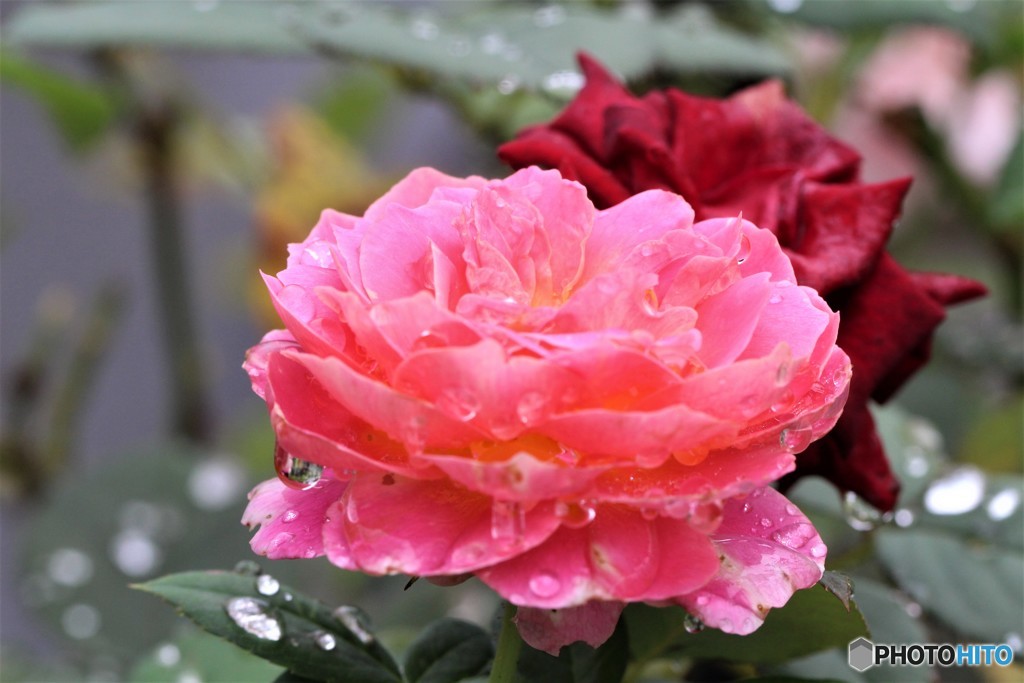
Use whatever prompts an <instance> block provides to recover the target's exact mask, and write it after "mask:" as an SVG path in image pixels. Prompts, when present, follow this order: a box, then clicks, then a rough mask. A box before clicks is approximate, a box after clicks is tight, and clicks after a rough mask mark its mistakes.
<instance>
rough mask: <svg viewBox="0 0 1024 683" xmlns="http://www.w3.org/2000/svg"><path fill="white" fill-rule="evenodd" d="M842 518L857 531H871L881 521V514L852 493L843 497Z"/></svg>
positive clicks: (847, 493)
mask: <svg viewBox="0 0 1024 683" xmlns="http://www.w3.org/2000/svg"><path fill="white" fill-rule="evenodd" d="M843 517H845V518H846V523H847V524H849V525H850V526H851V527H852V528H854V529H856V530H857V531H871V530H872V529H874V528H875V527H876V526H878V524H879V523H880V522H881V521H882V513H881V512H879V511H878V509H876V508H875V507H873V506H872V505H871V504H870V503H868V502H867V501H866V500H864V499H863V498H861V497H860V496H858V495H857V494H856V493H854V492H853V491H847V492H846V494H845V495H844V496H843Z"/></svg>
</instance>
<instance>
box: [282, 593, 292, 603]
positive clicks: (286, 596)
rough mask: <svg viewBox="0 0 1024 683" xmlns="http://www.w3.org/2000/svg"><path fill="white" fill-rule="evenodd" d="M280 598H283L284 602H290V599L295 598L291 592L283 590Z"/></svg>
mask: <svg viewBox="0 0 1024 683" xmlns="http://www.w3.org/2000/svg"><path fill="white" fill-rule="evenodd" d="M281 599H282V600H284V601H285V602H291V601H292V600H294V599H295V596H294V595H292V594H291V593H289V592H287V591H285V592H284V593H281Z"/></svg>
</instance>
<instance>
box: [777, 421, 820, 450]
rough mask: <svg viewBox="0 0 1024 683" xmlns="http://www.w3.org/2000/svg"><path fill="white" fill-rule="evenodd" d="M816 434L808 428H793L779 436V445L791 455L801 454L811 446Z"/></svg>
mask: <svg viewBox="0 0 1024 683" xmlns="http://www.w3.org/2000/svg"><path fill="white" fill-rule="evenodd" d="M813 438H814V432H813V431H812V430H811V429H808V428H806V427H804V428H800V427H791V428H789V429H783V430H782V433H781V434H780V435H779V443H780V444H781V445H782V447H783V448H785V449H786V451H787V452H789V453H800V452H801V451H803V450H804V449H806V448H807V447H808V446H809V445H811V440H812V439H813Z"/></svg>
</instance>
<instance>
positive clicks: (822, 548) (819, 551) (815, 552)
mask: <svg viewBox="0 0 1024 683" xmlns="http://www.w3.org/2000/svg"><path fill="white" fill-rule="evenodd" d="M826 554H828V547H827V546H826V545H825V544H824V543H818V544H816V545H815V546H814V547H813V548H811V557H813V558H815V559H819V560H820V559H821V558H823V557H825V555H826Z"/></svg>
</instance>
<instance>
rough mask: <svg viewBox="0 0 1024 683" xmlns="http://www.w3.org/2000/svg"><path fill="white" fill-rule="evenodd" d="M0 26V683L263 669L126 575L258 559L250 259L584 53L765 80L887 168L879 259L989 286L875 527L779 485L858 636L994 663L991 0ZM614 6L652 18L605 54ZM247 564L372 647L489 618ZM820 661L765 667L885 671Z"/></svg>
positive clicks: (1017, 175) (1018, 408) (329, 574)
mask: <svg viewBox="0 0 1024 683" xmlns="http://www.w3.org/2000/svg"><path fill="white" fill-rule="evenodd" d="M0 23H2V41H3V42H2V45H0V50H2V52H0V85H2V99H0V181H2V186H0V187H2V195H0V201H2V203H0V221H2V223H0V371H2V377H0V392H2V393H0V402H2V410H3V413H2V447H3V451H2V453H3V457H2V462H0V464H2V487H0V491H2V495H3V498H2V502H0V505H2V508H0V509H2V516H0V679H2V680H3V681H18V680H24V681H50V680H135V681H149V680H177V681H195V680H206V681H212V680H222V681H231V680H272V678H273V677H274V676H275V675H276V674H275V672H276V671H277V669H276V668H275V667H272V666H271V665H269V664H266V663H265V662H262V661H260V660H255V659H253V658H248V657H247V656H246V655H244V654H243V653H241V652H240V651H236V650H234V649H233V648H232V646H230V645H227V644H223V643H221V642H220V641H217V640H216V639H214V638H212V637H209V636H205V635H202V634H200V633H198V632H197V631H195V630H194V629H192V628H191V627H190V626H189V625H188V624H187V623H185V622H184V620H181V619H179V618H177V617H175V615H174V614H173V611H172V610H171V609H170V608H168V607H166V606H164V605H161V604H159V603H158V602H157V601H155V600H154V599H153V598H152V597H150V596H146V595H143V594H140V593H137V592H133V591H131V590H130V589H129V588H128V584H131V583H135V582H140V581H145V580H147V579H150V578H153V577H156V576H159V575H162V574H165V573H168V572H172V571H180V570H186V569H203V568H230V567H232V566H233V565H234V564H235V563H236V562H237V561H239V560H243V559H249V557H250V553H249V551H248V546H247V538H248V534H247V532H246V531H245V529H244V528H242V527H241V526H239V524H238V519H239V518H240V516H241V512H242V509H243V508H244V501H245V493H246V492H247V491H248V489H249V488H250V487H251V485H252V484H254V483H255V482H257V481H259V480H261V479H265V478H268V477H270V476H273V467H272V449H273V437H272V434H271V433H270V430H269V426H268V425H267V424H266V422H267V420H266V416H265V411H264V407H263V404H262V402H261V401H260V400H259V399H258V398H256V397H255V396H253V395H252V394H251V393H250V391H249V385H248V380H247V378H246V376H245V374H244V372H242V370H241V368H240V365H241V361H242V359H243V357H244V353H245V350H246V349H247V348H248V347H249V346H251V345H252V344H254V343H255V342H256V341H258V339H259V337H260V336H261V335H262V333H263V332H264V331H265V330H267V329H270V328H271V327H274V326H276V323H275V320H274V315H273V312H272V309H271V308H270V306H269V302H268V300H267V299H266V297H265V296H263V294H262V292H263V290H262V284H261V282H260V279H259V277H258V269H260V268H262V269H264V270H267V271H272V272H273V271H276V270H277V269H279V268H280V267H281V265H282V264H283V260H284V256H285V249H284V245H285V244H287V243H288V242H290V241H297V240H300V239H302V238H303V237H304V236H305V234H306V233H307V232H308V230H309V229H310V227H311V226H312V225H313V223H314V222H315V220H316V217H317V215H318V214H319V211H320V209H322V208H324V207H327V206H331V207H333V208H337V209H340V210H343V211H347V212H350V213H359V212H361V211H362V209H363V208H365V206H366V205H367V204H368V203H369V202H370V201H372V200H373V199H374V198H376V197H377V196H379V195H380V194H381V193H382V192H383V191H384V190H385V189H386V188H387V187H388V186H389V185H390V184H391V183H393V182H394V181H395V180H396V179H398V178H400V177H401V176H402V175H404V174H405V173H407V172H408V171H409V170H410V169H412V168H415V167H417V166H421V165H430V166H435V167H438V168H440V169H441V170H443V171H445V172H447V173H450V174H454V175H467V174H480V175H485V176H496V175H503V174H505V173H506V172H507V171H506V169H504V168H503V166H502V165H501V164H500V162H498V160H497V159H496V157H495V155H494V152H493V150H494V148H495V146H496V144H497V143H499V142H501V141H503V140H507V139H508V138H509V137H510V136H511V135H512V134H513V133H514V131H515V130H516V129H517V128H518V127H520V126H521V125H524V124H525V123H529V122H533V121H543V120H546V119H548V118H550V117H551V116H552V115H553V114H554V113H555V112H557V111H558V109H559V108H560V107H561V106H563V104H564V103H565V102H566V101H567V100H568V99H569V98H571V96H572V94H573V92H574V91H575V90H576V89H577V88H578V87H579V85H580V77H579V75H578V73H577V72H576V70H575V65H574V62H573V60H572V55H573V53H574V52H575V50H576V49H577V48H585V49H587V50H588V51H589V52H591V53H592V54H593V55H594V56H596V57H597V58H598V59H601V60H602V61H604V62H605V63H607V64H608V65H609V66H610V67H611V68H612V69H613V70H615V71H617V72H618V73H620V74H622V75H624V76H626V77H628V79H629V82H630V84H631V86H632V87H633V88H634V90H635V91H636V92H642V91H643V90H644V89H647V88H650V87H662V86H668V85H672V86H677V87H682V88H684V89H687V90H689V91H691V92H697V93H702V94H708V95H715V96H723V95H726V94H728V93H729V92H732V91H733V90H735V89H737V88H739V87H742V86H743V85H747V84H750V83H753V82H756V81H758V80H760V79H762V78H765V77H780V78H783V79H784V80H785V82H786V84H787V88H788V90H789V92H790V94H791V96H793V97H794V98H795V99H797V100H798V101H799V102H800V103H801V104H802V105H803V106H804V107H805V108H807V110H808V111H809V112H810V113H811V115H812V116H814V117H815V118H817V119H818V120H819V121H821V122H822V123H823V124H825V125H826V126H827V127H829V128H830V130H832V131H833V132H834V133H835V134H836V135H837V136H838V137H839V138H841V139H843V140H844V141H846V142H848V143H850V144H852V145H853V146H855V147H856V148H858V149H859V150H860V151H861V153H862V154H863V156H864V158H865V178H866V179H867V180H869V181H873V180H886V179H891V178H895V177H899V176H903V175H914V176H915V182H914V186H913V188H912V190H911V193H910V195H909V196H908V198H907V201H906V204H905V211H904V216H903V218H902V220H901V222H900V225H899V226H898V228H897V230H896V233H895V235H894V237H893V240H892V242H891V244H890V248H891V251H892V252H893V253H894V254H895V255H896V256H897V258H898V260H900V261H901V262H902V263H903V264H904V265H906V266H908V267H911V268H914V269H921V270H939V271H945V272H954V273H958V274H962V275H967V276H970V277H974V278H976V279H978V280H981V281H982V282H984V283H985V284H986V285H987V286H988V287H989V289H990V292H991V293H990V296H989V297H988V298H987V299H986V300H984V301H981V302H977V303H972V304H969V305H965V306H961V307H958V308H956V309H954V310H952V311H951V313H950V317H949V319H948V320H947V322H946V323H945V324H944V325H943V327H942V328H941V329H940V331H939V334H938V336H937V338H936V343H935V349H934V357H933V362H932V363H931V364H930V365H929V366H928V367H927V368H926V369H925V370H924V371H922V372H921V373H920V374H919V375H918V376H917V377H916V378H915V379H914V380H912V382H911V383H910V384H909V385H908V386H907V387H906V388H905V389H904V390H903V391H902V392H901V393H900V394H899V395H898V396H897V397H896V398H895V399H894V400H893V401H892V402H890V404H888V405H887V406H885V407H882V408H880V409H879V412H878V414H877V415H878V418H879V421H880V424H881V425H882V426H883V431H884V436H885V437H886V443H887V447H888V449H889V452H890V455H891V456H892V457H893V459H894V464H895V467H896V471H897V473H898V475H899V476H900V477H901V478H902V479H903V481H904V494H903V496H902V497H901V501H900V506H899V507H898V509H897V511H896V513H895V514H893V515H889V516H886V517H883V516H880V515H878V514H877V513H875V512H874V511H872V510H871V509H869V508H868V507H866V506H864V505H863V504H862V503H860V501H857V500H852V499H847V500H843V499H841V498H839V496H837V495H836V494H835V492H834V491H833V490H831V489H830V488H829V487H828V486H826V485H824V484H823V483H820V482H813V481H809V482H806V483H805V484H801V485H800V486H799V487H798V488H797V490H796V492H795V495H796V497H797V500H798V501H799V502H800V504H801V506H802V507H804V508H805V509H807V510H808V511H809V512H810V513H811V514H812V517H813V518H814V520H815V522H816V523H817V525H818V526H819V528H821V529H822V530H823V535H825V536H826V538H827V540H829V542H830V547H831V548H832V554H831V555H830V567H831V568H833V569H840V570H843V571H847V572H849V573H852V574H854V575H855V577H856V578H857V579H858V584H857V585H858V593H857V595H858V597H859V598H860V604H861V608H862V610H863V611H864V613H865V615H866V616H867V617H868V621H869V624H870V625H871V626H872V628H873V633H875V634H876V635H878V636H880V637H879V638H878V639H879V640H885V638H884V637H881V636H888V637H889V638H890V642H913V641H915V640H923V641H927V642H967V641H970V642H1007V643H1010V644H1011V645H1012V646H1013V647H1014V648H1015V649H1016V651H1017V656H1018V659H1019V657H1020V656H1021V633H1022V630H1024V629H1022V627H1021V612H1022V609H1024V597H1022V595H1024V575H1022V571H1024V570H1022V568H1021V567H1022V564H1024V563H1022V543H1024V540H1022V536H1024V527H1022V522H1021V519H1022V516H1021V497H1022V489H1021V471H1022V459H1024V453H1022V445H1021V440H1022V429H1024V424H1022V422H1024V420H1022V414H1024V400H1022V386H1024V335H1022V328H1021V297H1022V290H1021V266H1022V261H1021V257H1022V231H1024V151H1022V146H1021V144H1022V143H1021V124H1022V117H1021V107H1022V96H1021V89H1022V82H1024V19H1022V7H1021V5H1020V3H1019V2H1013V1H1008V2H1002V1H1000V0H979V1H978V2H971V1H969V0H949V1H948V2H947V1H945V0H916V1H904V0H866V1H863V2H858V1H855V0H836V1H835V2H819V1H811V0H807V1H806V2H803V3H801V2H799V0H772V1H771V2H766V1H763V0H734V1H728V2H708V3H700V2H664V3H655V2H649V3H645V2H628V1H626V0H623V1H621V2H615V1H614V0H603V1H602V0H595V1H594V2H574V3H566V4H549V3H543V4H540V3H537V4H533V3H504V4H501V3H488V2H416V3H400V2H395V3H381V2H377V3H354V2H347V3H321V2H287V3H286V2H272V1H267V2H257V3H247V2H238V1H229V0H221V1H220V2H218V1H217V0H196V1H195V2H191V1H189V0H176V1H170V2H114V3H103V2H67V3H49V2H14V1H10V0H5V1H4V2H3V3H0ZM623 26H629V27H631V28H630V32H628V33H622V32H621V30H620V29H621V27H623ZM637 26H641V27H642V28H644V30H650V31H652V33H651V35H652V36H653V35H654V33H653V32H654V31H655V29H654V28H653V27H655V26H660V28H658V29H657V31H658V37H657V39H654V38H652V40H651V41H650V44H645V45H640V44H638V41H629V40H623V39H621V36H623V35H626V36H633V35H637V34H635V33H633V31H637V30H640V29H637V28H636V27H637ZM353 27H354V28H353ZM640 35H643V34H640ZM698 35H699V36H700V37H699V38H698V37H697V36H698ZM659 41H660V42H659ZM702 41H703V42H702ZM651 44H653V45H655V48H654V49H652V48H651ZM189 328H191V331H190V330H189ZM936 564H940V565H942V566H944V567H945V566H948V567H949V568H948V570H947V571H945V572H940V573H938V575H933V574H929V573H928V572H926V571H925V570H926V569H927V568H928V567H930V566H934V565H936ZM264 568H265V569H267V570H268V571H271V572H273V573H274V575H275V576H278V577H279V578H281V579H282V580H283V581H289V582H291V583H293V584H294V585H299V586H301V587H302V588H303V590H305V591H306V592H307V593H310V594H312V595H315V596H316V597H319V598H320V599H322V600H325V601H327V602H329V603H332V604H340V603H342V602H346V603H356V604H359V605H360V606H361V607H362V608H363V609H365V610H366V611H367V612H368V613H369V615H370V616H371V618H372V619H373V620H374V622H375V624H376V625H377V626H378V628H379V629H380V632H381V634H382V638H385V639H388V640H389V642H392V643H396V644H397V646H398V647H400V646H401V643H403V642H407V641H408V639H409V638H410V637H411V635H412V634H413V633H414V632H415V630H416V629H417V627H418V626H420V625H421V624H423V623H426V622H427V621H429V620H430V619H431V618H434V617H436V616H438V615H441V614H453V615H456V616H460V617H462V618H466V619H469V620H471V621H477V622H478V623H481V624H485V625H486V624H488V623H489V621H490V619H491V616H492V613H493V609H494V606H495V604H496V602H495V599H494V598H493V596H491V595H490V594H488V593H487V591H485V590H484V589H482V588H481V587H480V586H478V585H476V584H474V583H472V582H470V583H468V584H464V585H463V586H460V587H458V588H449V589H441V588H438V587H435V586H431V585H429V584H426V582H420V583H418V584H416V585H415V586H413V587H412V588H410V589H409V590H408V591H403V590H402V589H403V586H404V583H405V579H404V578H397V577H396V578H394V579H368V578H366V577H362V576H357V575H352V574H346V573H343V572H341V571H337V570H334V569H332V568H331V567H330V566H329V565H328V564H327V562H326V561H324V560H317V561H303V562H275V563H269V562H268V563H264ZM869 608H870V609H869ZM844 662H845V659H844V655H843V654H842V653H838V652H829V653H821V654H819V655H815V656H813V657H808V658H804V659H802V660H799V661H796V662H791V663H789V664H788V665H787V666H788V667H789V668H788V669H785V671H788V672H789V673H793V674H802V675H807V676H808V677H822V678H824V677H834V678H839V679H842V680H851V681H862V680H888V679H887V678H877V677H876V678H874V679H872V678H871V675H870V674H871V672H869V675H868V676H867V678H865V677H864V676H861V675H858V674H855V673H854V672H853V671H852V670H850V669H849V668H847V667H845V664H844ZM876 674H877V672H876ZM683 675H685V674H684V673H680V674H679V676H683ZM737 675H742V672H739V673H737ZM886 675H887V676H891V675H894V674H893V673H892V671H888V672H887V673H886ZM898 675H900V676H904V680H930V678H929V677H934V676H941V677H942V679H943V680H979V681H983V680H992V681H997V680H1007V681H1009V680H1019V679H1020V677H1021V676H1022V675H1024V671H1022V669H1021V668H1020V666H1019V665H1017V666H1016V667H1015V668H1013V669H1011V670H998V669H991V670H989V669H986V670H972V671H957V672H955V674H954V673H951V672H949V671H946V672H931V673H929V672H924V671H917V670H906V671H901V672H898ZM954 676H955V677H954ZM1014 676H1016V678H1014Z"/></svg>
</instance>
